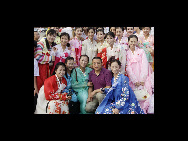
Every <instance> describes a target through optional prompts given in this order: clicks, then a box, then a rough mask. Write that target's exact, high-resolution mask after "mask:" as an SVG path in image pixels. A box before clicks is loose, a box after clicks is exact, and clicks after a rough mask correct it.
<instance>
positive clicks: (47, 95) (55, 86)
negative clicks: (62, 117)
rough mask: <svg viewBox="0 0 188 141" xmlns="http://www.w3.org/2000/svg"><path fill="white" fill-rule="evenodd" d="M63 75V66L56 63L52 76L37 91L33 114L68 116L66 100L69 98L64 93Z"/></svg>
mask: <svg viewBox="0 0 188 141" xmlns="http://www.w3.org/2000/svg"><path fill="white" fill-rule="evenodd" d="M65 73H66V66H65V64H64V63H62V62H59V63H57V64H56V67H55V70H54V73H53V74H54V75H52V76H51V77H49V78H47V79H46V80H45V81H44V85H43V86H42V87H41V89H40V91H39V94H38V100H37V107H36V111H35V114H46V113H47V114H69V108H68V100H70V99H71V96H67V93H66V92H64V90H65V87H66V86H67V81H66V79H65V78H64V77H63V76H64V75H65Z"/></svg>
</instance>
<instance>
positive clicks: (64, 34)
mask: <svg viewBox="0 0 188 141" xmlns="http://www.w3.org/2000/svg"><path fill="white" fill-rule="evenodd" d="M62 36H67V38H68V40H70V35H69V34H68V33H66V32H63V33H61V35H60V39H61V37H62Z"/></svg>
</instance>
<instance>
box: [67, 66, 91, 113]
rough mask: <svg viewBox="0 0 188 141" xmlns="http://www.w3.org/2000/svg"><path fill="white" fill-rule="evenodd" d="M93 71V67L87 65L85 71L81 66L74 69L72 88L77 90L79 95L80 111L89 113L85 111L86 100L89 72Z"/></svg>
mask: <svg viewBox="0 0 188 141" xmlns="http://www.w3.org/2000/svg"><path fill="white" fill-rule="evenodd" d="M90 71H92V69H91V68H89V67H86V68H85V73H83V72H82V71H81V69H80V67H78V68H76V69H74V70H73V71H72V74H71V77H72V81H71V84H72V89H73V90H74V91H76V92H77V97H78V100H79V102H80V113H81V114H87V113H86V111H85V107H86V102H87V98H88V88H89V87H88V86H87V83H88V80H89V73H90Z"/></svg>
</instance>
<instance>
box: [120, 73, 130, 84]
mask: <svg viewBox="0 0 188 141" xmlns="http://www.w3.org/2000/svg"><path fill="white" fill-rule="evenodd" d="M120 77H121V78H122V79H123V80H124V81H126V82H129V78H128V77H127V76H125V75H124V74H120ZM126 82H125V83H126Z"/></svg>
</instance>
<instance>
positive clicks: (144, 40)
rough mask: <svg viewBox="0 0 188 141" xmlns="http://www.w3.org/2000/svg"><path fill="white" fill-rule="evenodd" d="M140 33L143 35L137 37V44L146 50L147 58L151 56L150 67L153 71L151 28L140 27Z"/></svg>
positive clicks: (152, 37) (152, 36)
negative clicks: (147, 52)
mask: <svg viewBox="0 0 188 141" xmlns="http://www.w3.org/2000/svg"><path fill="white" fill-rule="evenodd" d="M142 31H143V35H142V36H140V37H139V42H140V44H142V45H144V46H145V47H146V48H147V50H148V51H149V56H152V61H150V62H151V63H150V65H151V66H152V68H153V70H154V35H152V34H151V27H142ZM150 60H151V59H150Z"/></svg>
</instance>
